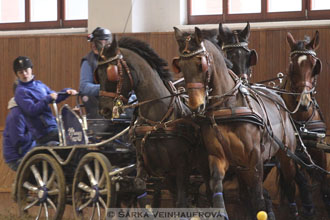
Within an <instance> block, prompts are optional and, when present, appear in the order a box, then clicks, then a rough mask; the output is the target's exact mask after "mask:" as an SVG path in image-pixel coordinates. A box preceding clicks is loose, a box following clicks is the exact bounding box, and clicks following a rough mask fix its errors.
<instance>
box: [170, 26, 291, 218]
mask: <svg viewBox="0 0 330 220" xmlns="http://www.w3.org/2000/svg"><path fill="white" fill-rule="evenodd" d="M175 36H176V39H177V42H178V45H179V52H180V58H177V59H175V60H174V61H173V65H174V66H175V68H176V69H178V70H181V71H182V72H183V75H184V78H185V82H186V89H187V92H188V96H189V101H188V105H189V107H190V108H191V110H192V111H194V112H195V114H196V115H197V116H198V115H200V116H201V117H197V118H201V119H202V120H200V126H201V133H202V137H203V141H204V145H205V147H206V149H207V151H208V154H209V167H210V172H211V181H210V187H211V190H212V192H213V193H214V194H213V206H214V207H219V208H221V209H220V210H221V211H223V213H224V215H226V210H225V205H224V200H223V196H222V191H223V186H222V180H223V178H224V176H225V173H226V171H227V170H228V167H229V166H233V167H235V169H236V172H237V174H238V176H239V179H240V185H242V186H244V187H246V188H247V192H248V193H249V194H250V197H249V199H250V201H249V202H248V205H250V206H251V207H250V211H251V214H252V216H253V218H254V217H255V214H256V213H257V212H258V211H260V210H265V211H267V210H266V209H265V203H264V198H263V194H262V192H263V190H262V180H263V163H264V161H266V160H268V159H270V158H271V157H272V156H276V157H277V158H278V159H279V161H280V163H281V173H282V177H283V179H282V180H283V181H284V182H285V185H286V190H287V192H288V193H287V194H286V195H287V196H288V200H289V202H290V203H294V197H295V184H294V177H295V173H296V165H295V163H294V161H293V160H292V159H290V158H289V157H288V156H287V155H286V154H292V152H294V151H295V147H296V138H295V135H294V129H293V126H292V123H291V121H290V116H289V115H288V114H287V112H286V111H284V110H282V109H281V108H280V107H279V106H278V104H277V103H280V104H282V105H283V104H284V103H283V100H282V99H281V98H280V97H279V96H278V95H277V94H275V93H274V92H272V91H269V90H267V89H260V90H259V91H255V90H253V89H252V88H250V87H247V86H244V85H243V84H242V81H241V80H240V79H239V78H238V77H237V76H236V75H235V74H234V73H232V72H231V71H228V69H227V68H226V65H225V62H224V57H223V54H222V53H221V52H220V51H219V50H218V49H217V48H216V47H215V46H214V45H213V44H212V43H211V42H210V41H208V40H204V39H203V38H202V34H201V31H200V30H199V29H198V28H195V33H194V34H189V33H187V32H182V31H180V30H179V29H177V28H175ZM266 96H267V98H266Z"/></svg>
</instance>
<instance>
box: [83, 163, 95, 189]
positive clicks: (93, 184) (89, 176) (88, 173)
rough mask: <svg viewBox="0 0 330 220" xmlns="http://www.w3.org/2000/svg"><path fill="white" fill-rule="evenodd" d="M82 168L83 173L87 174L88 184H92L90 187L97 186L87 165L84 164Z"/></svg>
mask: <svg viewBox="0 0 330 220" xmlns="http://www.w3.org/2000/svg"><path fill="white" fill-rule="evenodd" d="M84 168H85V171H86V173H87V176H88V179H89V181H90V183H91V184H92V186H95V185H96V184H97V182H96V180H95V178H94V175H93V172H92V170H91V168H90V167H89V165H88V164H85V165H84Z"/></svg>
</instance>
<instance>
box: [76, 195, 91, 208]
mask: <svg viewBox="0 0 330 220" xmlns="http://www.w3.org/2000/svg"><path fill="white" fill-rule="evenodd" d="M91 202H92V198H90V199H89V200H88V201H87V202H86V203H85V204H82V205H81V206H80V207H79V208H78V211H81V210H83V209H84V208H86V207H87V206H88V205H89V204H90V203H91Z"/></svg>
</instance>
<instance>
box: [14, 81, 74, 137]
mask: <svg viewBox="0 0 330 220" xmlns="http://www.w3.org/2000/svg"><path fill="white" fill-rule="evenodd" d="M68 89H69V88H66V89H63V90H61V92H65V91H66V90H68ZM51 93H55V91H53V90H51V89H50V88H48V86H46V85H45V84H43V83H42V82H41V81H39V80H34V79H33V80H31V81H29V82H21V81H19V84H18V86H17V88H16V91H15V100H16V103H17V104H18V106H19V107H20V108H21V110H22V112H23V114H24V116H25V119H26V122H27V125H28V127H29V130H30V132H31V133H32V135H33V138H34V139H39V138H42V137H44V136H45V135H47V134H49V133H50V132H51V131H53V130H54V129H57V123H56V119H55V117H54V116H53V114H52V110H51V108H50V107H49V104H50V103H51V102H52V98H51V96H50V94H51ZM68 96H69V95H58V98H57V100H56V103H58V102H61V101H63V100H64V99H66V98H67V97H68Z"/></svg>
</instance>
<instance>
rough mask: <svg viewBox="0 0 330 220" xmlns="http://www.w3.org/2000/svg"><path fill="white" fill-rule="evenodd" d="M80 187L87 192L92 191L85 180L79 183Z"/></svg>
mask: <svg viewBox="0 0 330 220" xmlns="http://www.w3.org/2000/svg"><path fill="white" fill-rule="evenodd" d="M78 188H79V189H81V190H83V191H85V192H88V193H90V192H92V189H91V188H90V187H89V186H88V185H87V184H85V183H83V182H80V183H79V184H78Z"/></svg>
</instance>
